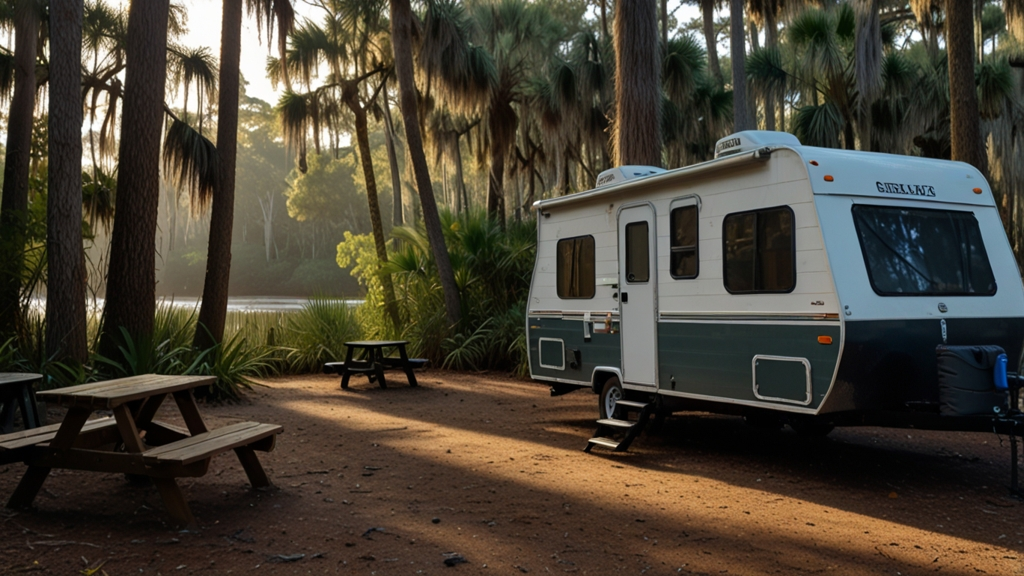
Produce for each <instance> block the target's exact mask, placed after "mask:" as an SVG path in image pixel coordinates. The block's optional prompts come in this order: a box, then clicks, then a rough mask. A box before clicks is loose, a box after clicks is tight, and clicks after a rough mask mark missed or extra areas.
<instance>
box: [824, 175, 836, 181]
mask: <svg viewBox="0 0 1024 576" xmlns="http://www.w3.org/2000/svg"><path fill="white" fill-rule="evenodd" d="M833 180H835V178H833V177H831V176H829V175H828V174H826V175H825V182H831V181H833Z"/></svg>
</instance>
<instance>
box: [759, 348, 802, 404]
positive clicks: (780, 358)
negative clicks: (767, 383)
mask: <svg viewBox="0 0 1024 576" xmlns="http://www.w3.org/2000/svg"><path fill="white" fill-rule="evenodd" d="M758 360H771V361H773V362H800V363H801V364H803V365H804V374H805V375H806V383H807V387H806V391H805V395H806V398H807V399H806V400H804V401H802V402H801V401H800V400H794V399H792V398H779V397H777V396H762V395H761V393H760V392H759V391H758V387H757V361H758ZM750 372H751V382H752V384H753V387H754V397H755V398H757V399H758V400H769V401H771V402H786V403H788V404H800V405H802V406H809V405H810V403H811V401H812V400H814V396H813V394H814V392H813V388H812V387H811V362H810V361H809V360H807V358H796V357H793V356H770V355H767V354H755V355H754V357H753V358H751V360H750Z"/></svg>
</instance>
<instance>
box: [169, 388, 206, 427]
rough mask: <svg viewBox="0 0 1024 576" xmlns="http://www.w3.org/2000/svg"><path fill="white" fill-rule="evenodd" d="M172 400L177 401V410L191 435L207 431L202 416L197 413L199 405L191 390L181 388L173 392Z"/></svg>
mask: <svg viewBox="0 0 1024 576" xmlns="http://www.w3.org/2000/svg"><path fill="white" fill-rule="evenodd" d="M174 401H175V402H177V403H178V410H180V411H181V417H182V418H184V419H185V426H186V427H188V431H189V433H191V434H192V435H193V436H195V435H196V434H201V433H203V432H206V431H207V428H206V423H205V422H203V416H202V415H201V414H199V406H196V398H195V396H193V395H192V391H191V390H182V391H180V392H175V393H174Z"/></svg>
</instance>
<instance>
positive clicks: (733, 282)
mask: <svg viewBox="0 0 1024 576" xmlns="http://www.w3.org/2000/svg"><path fill="white" fill-rule="evenodd" d="M793 230H794V224H793V210H792V209H790V208H789V207H788V206H780V207H778V208H767V209H764V210H754V211H751V212H738V213H736V214H729V215H728V216H726V217H725V220H724V221H723V223H722V273H723V276H724V282H725V289H726V290H728V291H729V292H730V293H732V294H755V293H773V292H774V293H778V292H792V291H793V288H795V287H796V242H795V237H794V233H793Z"/></svg>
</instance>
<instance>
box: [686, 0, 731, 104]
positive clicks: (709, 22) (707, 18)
mask: <svg viewBox="0 0 1024 576" xmlns="http://www.w3.org/2000/svg"><path fill="white" fill-rule="evenodd" d="M690 3H691V4H697V5H698V6H700V14H701V23H702V27H701V30H702V31H703V33H704V44H705V46H706V47H707V55H708V56H707V58H708V69H709V70H710V71H711V75H712V76H713V77H714V79H715V80H717V81H718V85H719V86H724V85H725V79H724V78H723V76H722V65H721V64H720V63H719V62H718V32H717V31H716V30H715V8H717V7H718V6H719V5H720V4H721V0H690Z"/></svg>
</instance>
